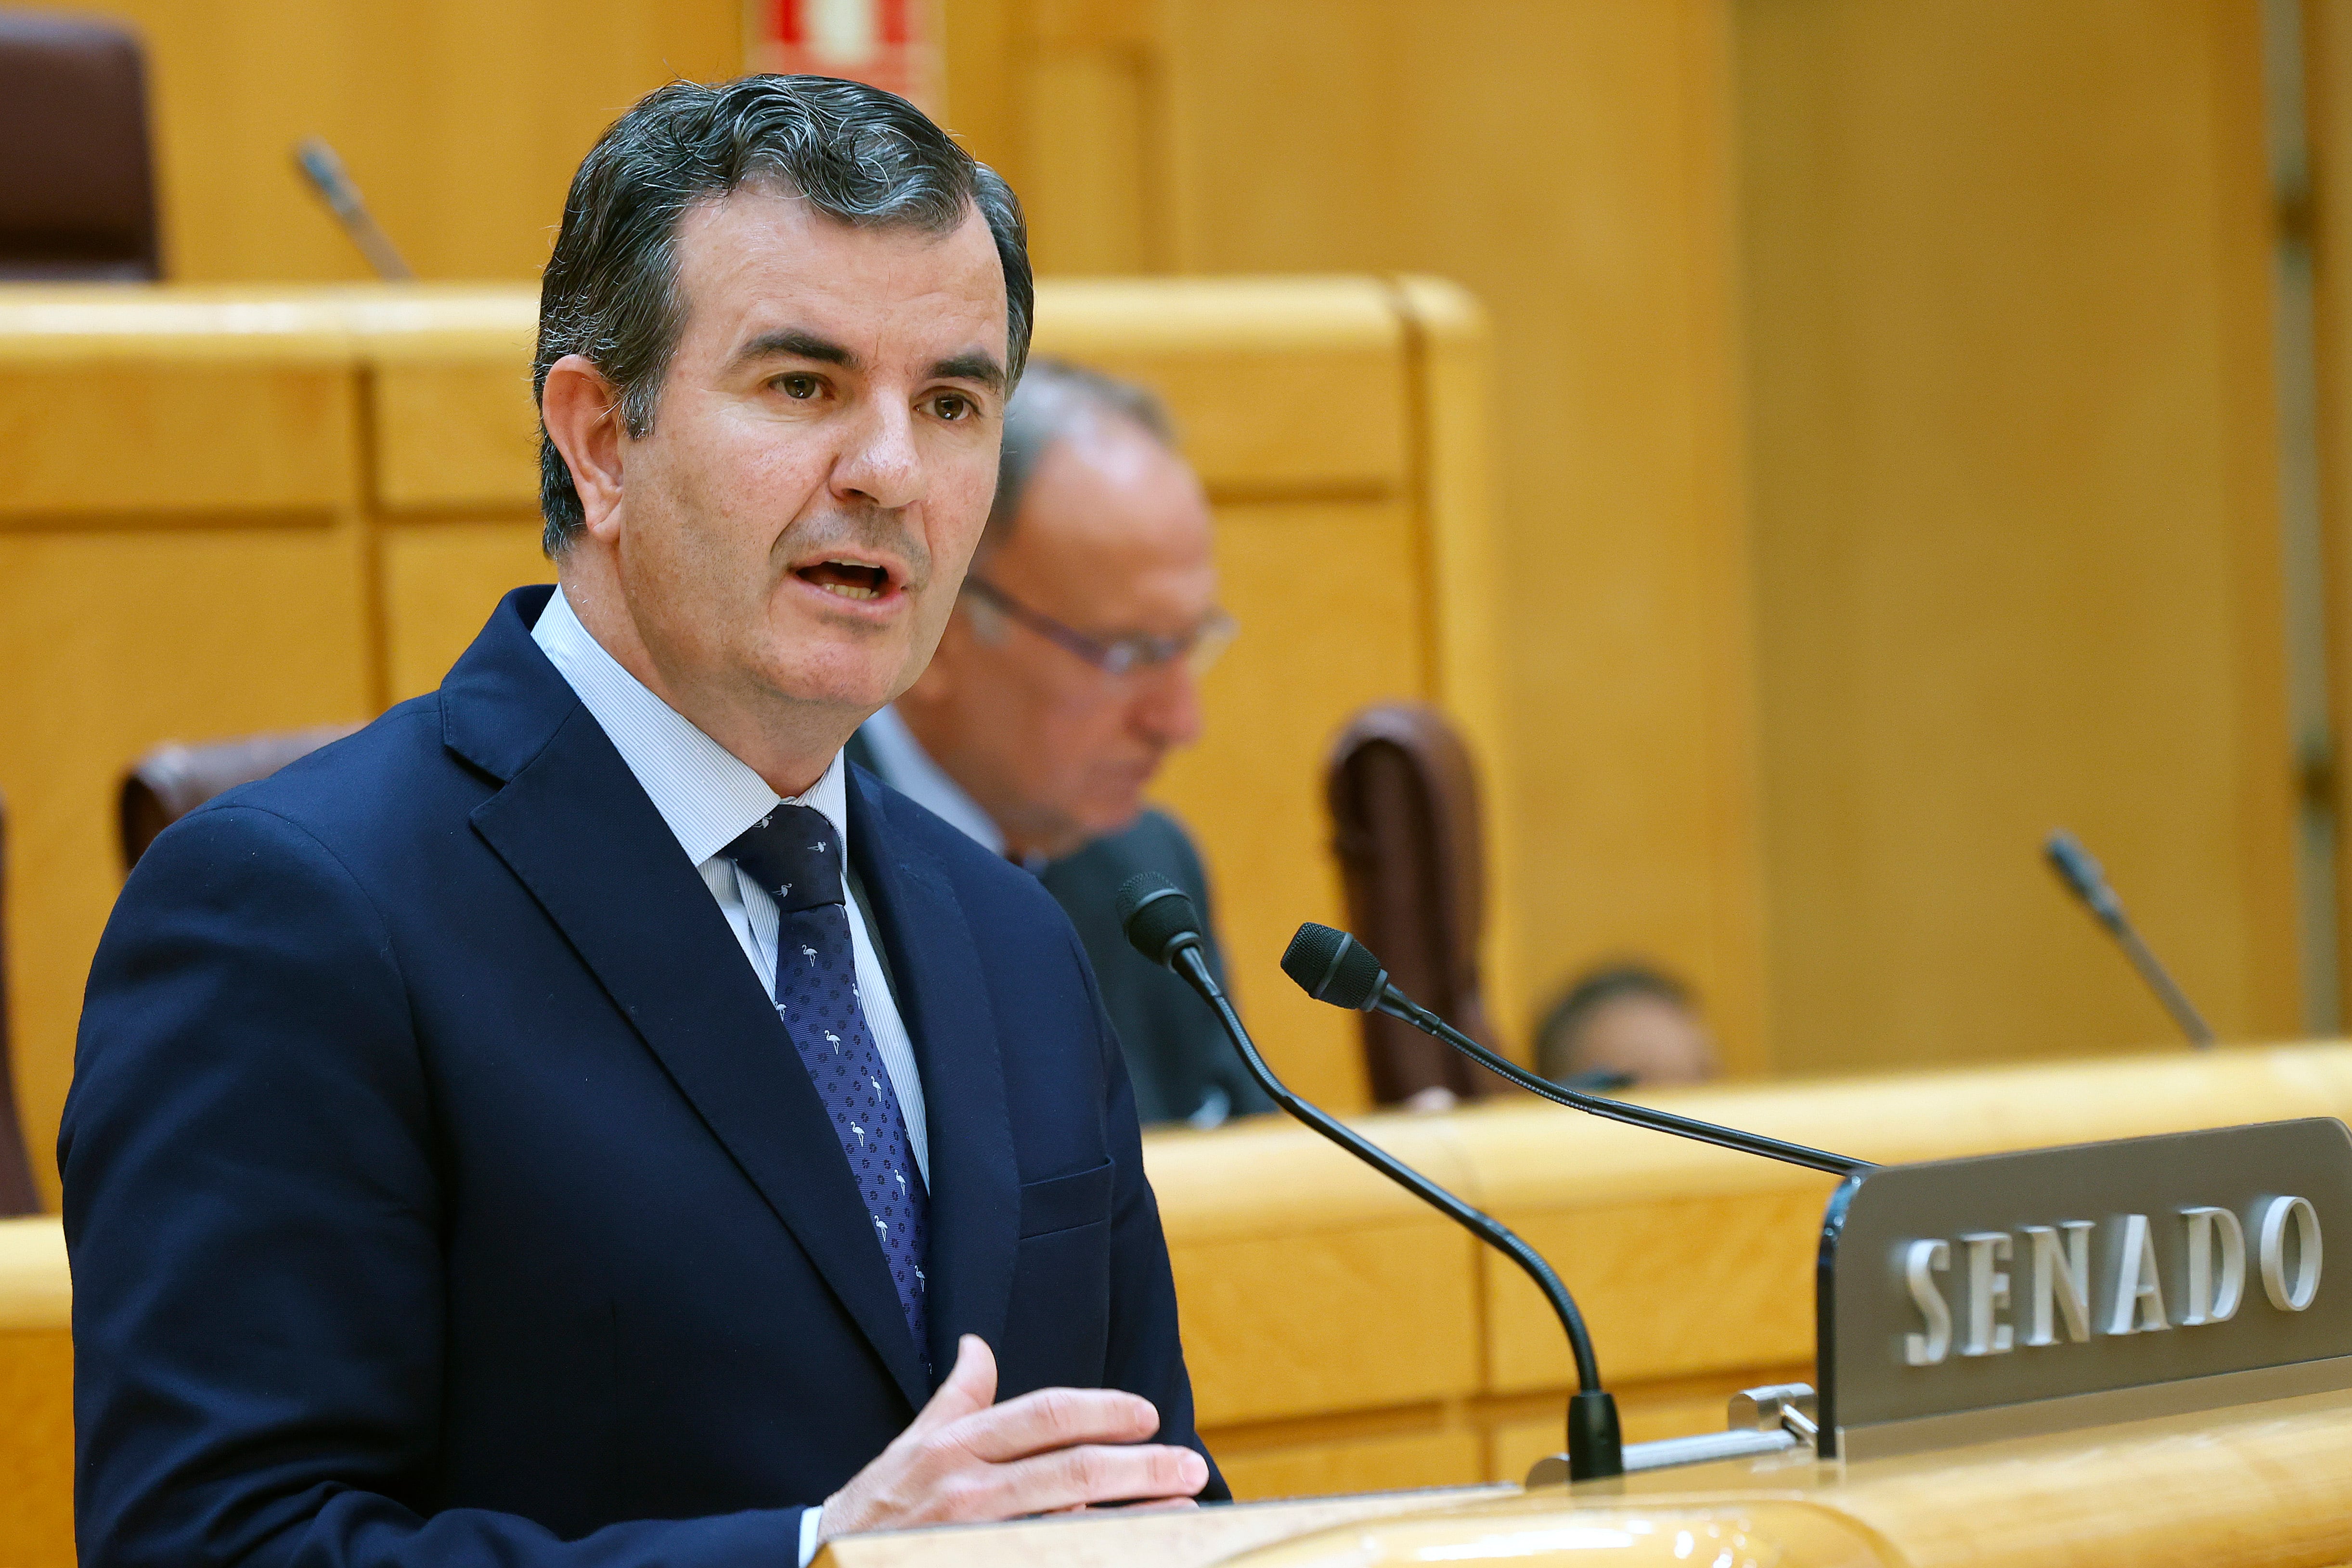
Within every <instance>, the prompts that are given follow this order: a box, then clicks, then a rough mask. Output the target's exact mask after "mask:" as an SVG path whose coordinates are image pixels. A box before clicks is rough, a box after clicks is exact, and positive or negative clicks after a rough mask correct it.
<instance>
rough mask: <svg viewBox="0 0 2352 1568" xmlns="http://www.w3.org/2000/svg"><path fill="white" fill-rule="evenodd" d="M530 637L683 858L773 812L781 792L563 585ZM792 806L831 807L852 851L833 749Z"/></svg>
mask: <svg viewBox="0 0 2352 1568" xmlns="http://www.w3.org/2000/svg"><path fill="white" fill-rule="evenodd" d="M530 636H531V641H532V642H534V643H538V644H539V646H540V649H541V652H543V653H546V655H547V658H548V662H549V663H550V664H553V665H554V666H555V668H556V670H557V672H558V673H560V674H562V676H563V678H564V679H565V680H566V681H567V682H569V683H571V686H572V690H573V691H574V692H576V693H578V694H579V695H580V701H581V702H582V704H583V705H584V706H586V707H587V709H588V712H589V714H590V715H591V716H593V717H594V719H595V720H596V722H597V723H598V724H599V725H601V726H602V727H604V733H605V735H606V736H607V737H610V738H611V740H612V742H613V748H614V750H615V751H618V752H619V753H620V754H621V760H622V761H624V762H625V763H627V764H628V765H629V771H630V772H631V773H633V774H635V775H636V779H637V782H638V784H640V785H641V786H643V787H644V789H645V791H646V795H647V796H649V797H651V798H652V800H653V803H654V810H656V811H659V812H660V813H661V817H662V821H665V822H667V823H668V824H669V831H671V832H672V833H673V834H675V835H676V836H677V842H678V847H679V848H680V849H683V850H684V851H685V852H686V858H687V859H688V860H690V861H692V862H694V863H695V864H696V865H700V864H702V862H705V861H707V860H709V858H710V857H711V856H713V855H715V854H717V853H719V851H721V850H723V849H725V848H726V847H727V846H728V845H729V844H731V843H733V842H734V841H736V840H737V839H738V838H740V837H741V836H742V834H743V832H744V831H745V830H746V829H748V828H750V827H751V825H752V824H753V823H754V822H757V821H759V820H760V819H761V817H764V816H766V815H767V814H768V813H769V812H770V811H772V810H775V809H776V806H777V804H778V802H780V801H783V800H785V798H784V797H782V796H780V795H778V794H777V793H776V792H775V791H774V790H773V789H770V788H768V782H767V780H766V779H762V778H761V777H760V775H759V774H758V773H756V772H754V771H753V770H752V768H751V765H750V764H748V763H746V762H744V761H743V760H742V758H739V757H737V756H736V755H735V754H734V753H733V752H731V751H730V750H728V749H727V748H726V747H723V746H721V745H719V743H718V742H717V741H715V740H713V739H711V738H710V737H709V736H708V735H705V734H704V733H703V732H702V731H701V730H699V729H698V728H696V727H695V726H694V722H693V720H691V719H689V718H688V717H687V716H685V715H684V714H681V713H679V712H678V711H677V709H676V708H674V707H672V706H669V705H668V704H667V703H666V702H664V701H662V700H661V698H659V697H657V696H656V695H654V694H653V693H652V692H650V691H648V690H646V686H645V685H644V683H643V682H641V681H639V680H638V679H637V678H636V676H635V675H633V674H629V672H628V671H627V670H625V669H624V668H622V666H621V662H620V661H619V660H618V659H615V658H614V657H613V655H612V654H610V653H606V652H605V651H604V645H603V644H602V643H598V642H597V641H596V639H595V638H594V637H593V636H592V635H590V633H589V631H588V628H587V627H585V626H583V625H582V624H581V623H580V618H579V616H577V615H575V614H574V613H572V606H571V604H570V603H568V602H567V601H565V600H564V597H563V591H562V589H560V588H559V589H557V590H556V591H555V596H554V597H553V598H552V599H550V600H549V601H547V608H546V609H545V610H544V611H541V612H540V617H539V623H538V624H537V625H535V626H533V627H532V628H531V629H530ZM788 803H789V804H792V805H796V806H811V807H814V808H815V809H816V810H819V811H821V812H823V813H824V819H825V821H829V822H831V823H832V824H833V831H835V832H836V833H838V834H840V835H841V846H842V852H843V853H844V855H846V854H847V853H848V850H849V789H848V783H847V779H846V778H845V773H844V770H843V765H842V759H841V754H840V753H839V752H835V754H834V758H833V760H832V761H831V762H830V763H828V764H827V765H826V766H825V770H824V774H823V775H822V776H821V777H819V778H818V779H817V781H816V783H815V784H814V786H813V787H812V788H811V789H809V791H808V793H806V794H804V795H801V796H798V797H795V798H793V799H792V800H790V801H789V802H788Z"/></svg>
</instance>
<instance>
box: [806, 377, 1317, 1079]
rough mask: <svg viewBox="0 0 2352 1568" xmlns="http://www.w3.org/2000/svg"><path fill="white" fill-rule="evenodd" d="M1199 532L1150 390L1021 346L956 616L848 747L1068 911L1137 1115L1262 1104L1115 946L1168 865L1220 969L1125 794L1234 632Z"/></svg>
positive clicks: (1182, 736) (1182, 471)
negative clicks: (1124, 921)
mask: <svg viewBox="0 0 2352 1568" xmlns="http://www.w3.org/2000/svg"><path fill="white" fill-rule="evenodd" d="M1211 547H1212V536H1211V524H1210V517H1209V502H1208V497H1206V495H1204V494H1203V493H1202V488H1201V482H1200V479H1199V478H1198V476H1195V475H1194V474H1193V472H1192V468H1191V466H1190V465H1187V464H1186V463H1185V461H1184V460H1183V458H1182V457H1181V456H1180V455H1178V454H1177V451H1176V444H1175V436H1174V432H1173V430H1172V428H1171V425H1170V423H1169V419H1168V415H1167V413H1166V411H1165V410H1164V409H1162V408H1161V406H1160V402H1159V401H1158V400H1157V399H1156V398H1154V397H1153V396H1152V395H1151V394H1150V392H1146V391H1144V390H1143V389H1142V388H1140V387H1137V386H1131V385H1129V384H1127V383H1126V382H1118V381H1115V380H1113V379H1111V378H1110V377H1108V376H1106V375H1102V374H1100V373H1099V372H1097V371H1090V370H1087V369H1084V368H1082V367H1080V366H1076V365H1072V364H1067V363H1063V362H1059V361H1052V360H1045V359H1040V360H1034V361H1031V362H1030V365H1029V369H1028V371H1027V373H1026V374H1025V375H1024V377H1023V379H1022V382H1021V385H1020V388H1019V390H1018V391H1017V392H1015V393H1014V394H1013V399H1012V402H1011V405H1010V406H1009V408H1008V409H1007V411H1006V414H1005V423H1004V450H1003V459H1002V462H1001V464H1000V466H999V468H998V470H997V485H996V497H995V502H994V505H993V507H992V509H991V511H990V513H989V517H988V525H987V528H985V530H984V531H983V532H982V536H981V543H980V548H979V550H978V553H977V554H976V555H975V556H974V558H973V560H972V567H971V575H970V576H968V577H967V578H966V579H965V580H964V584H963V593H962V597H961V600H960V601H959V603H958V606H957V609H958V613H957V614H956V615H955V617H954V618H953V619H952V620H951V621H950V622H949V624H948V628H947V631H946V633H945V634H944V635H943V636H942V637H941V638H940V646H939V652H938V653H936V654H934V655H933V656H932V659H931V663H930V666H929V669H927V670H925V671H924V673H923V674H922V675H921V676H920V678H919V679H918V680H917V681H916V683H915V685H913V686H912V687H911V688H910V689H909V690H908V692H907V693H906V694H905V695H902V696H901V697H899V699H898V702H897V703H896V704H895V705H894V706H891V707H887V708H885V709H883V710H882V711H881V712H880V713H877V714H876V715H875V716H874V717H873V718H871V719H870V720H868V721H867V722H866V725H865V727H863V728H862V729H860V730H859V732H858V734H857V737H856V739H855V740H853V741H852V742H851V747H850V758H851V760H852V761H855V762H857V763H860V764H862V765H863V766H865V767H866V768H869V769H870V770H872V771H873V772H875V773H877V774H878V775H880V776H881V778H882V779H884V781H885V782H887V783H888V784H889V785H891V786H892V787H893V788H895V789H898V790H899V791H900V792H901V793H903V794H906V795H908V796H911V797H912V798H913V799H914V800H917V801H918V802H919V803H920V804H922V805H924V806H927V807H929V809H930V810H932V811H934V812H936V813H937V814H938V815H940V816H941V817H943V818H945V819H946V820H947V821H950V823H952V824H954V825H955V826H956V827H958V828H960V829H961V830H962V831H964V832H965V833H967V834H969V835H970V836H971V838H972V839H974V840H975V841H978V842H980V843H981V844H982V845H985V846H986V847H987V848H988V849H990V850H991V851H992V852H996V853H998V854H1001V855H1003V856H1005V857H1006V858H1008V859H1010V860H1013V861H1014V862H1018V863H1020V864H1022V865H1024V866H1026V867H1028V868H1029V869H1030V870H1031V871H1032V872H1034V873H1036V875H1037V877H1038V878H1039V880H1040V881H1042V882H1043V883H1045V889H1046V891H1047V892H1049V893H1051V894H1053V895H1054V897H1055V899H1056V900H1057V901H1058V902H1059V903H1060V904H1061V905H1062V907H1063V909H1065V910H1066V911H1067V912H1068V914H1069V916H1070V920H1071V923H1072V924H1074V925H1076V927H1077V929H1078V935H1079V937H1080V939H1081V940H1082V941H1083V942H1084V943H1085V945H1086V949H1087V958H1088V959H1089V960H1090V961H1091V962H1092V963H1093V965H1094V968H1095V974H1096V977H1097V979H1098V981H1099V982H1100V984H1101V987H1102V992H1103V1004H1104V1007H1105V1008H1106V1009H1107V1010H1108V1012H1109V1014H1110V1018H1111V1023H1112V1025H1113V1027H1114V1028H1115V1029H1116V1030H1118V1039H1119V1043H1120V1045H1121V1047H1122V1048H1123V1049H1124V1051H1125V1052H1126V1056H1127V1068H1128V1074H1129V1077H1130V1078H1131V1079H1133V1081H1134V1083H1135V1101H1136V1108H1137V1111H1138V1112H1139V1114H1140V1115H1141V1117H1142V1119H1143V1121H1144V1122H1145V1123H1147V1124H1149V1123H1153V1122H1190V1123H1192V1124H1194V1125H1196V1126H1214V1125H1216V1124H1218V1123H1220V1122H1223V1121H1224V1120H1225V1119H1226V1118H1228V1117H1229V1116H1234V1115H1241V1114H1246V1113H1256V1112H1263V1111H1268V1110H1271V1109H1273V1103H1272V1102H1271V1101H1270V1100H1268V1099H1267V1098H1266V1096H1265V1092H1264V1091H1263V1090H1261V1089H1259V1088H1258V1086H1257V1084H1256V1083H1255V1082H1253V1081H1252V1080H1251V1078H1250V1076H1249V1074H1248V1072H1247V1071H1246V1070H1245V1069H1244V1067H1243V1066H1242V1063H1241V1061H1240V1059H1239V1058H1238V1057H1237V1056H1236V1055H1235V1054H1234V1049H1233V1047H1232V1045H1231V1044H1230V1043H1228V1042H1227V1040H1225V1038H1224V1034H1223V1030H1221V1029H1220V1028H1219V1027H1218V1024H1217V1020H1216V1018H1215V1016H1214V1015H1213V1014H1212V1013H1211V1012H1210V1011H1209V1009H1206V1008H1204V1007H1202V1005H1201V1003H1200V999H1199V998H1197V997H1195V996H1193V994H1192V990H1191V988H1189V987H1187V986H1186V985H1185V984H1184V982H1183V981H1181V980H1180V979H1178V978H1177V977H1175V976H1174V975H1172V974H1171V973H1169V972H1168V971H1166V970H1164V969H1161V968H1160V967H1156V966H1154V965H1152V964H1150V963H1148V962H1146V961H1145V960H1144V959H1143V958H1142V957H1141V956H1139V955H1138V954H1137V953H1136V952H1135V950H1134V949H1133V948H1131V947H1129V946H1128V944H1127V940H1126V938H1125V936H1123V935H1122V933H1121V932H1120V929H1119V924H1118V914H1117V912H1116V910H1115V908H1114V907H1113V900H1114V898H1115V896H1116V894H1117V893H1118V886H1119V884H1120V883H1123V882H1125V881H1126V880H1127V879H1128V878H1129V877H1130V876H1133V875H1134V874H1135V873H1137V872H1139V871H1153V872H1158V873H1160V874H1161V875H1163V876H1165V877H1167V878H1168V879H1169V880H1171V882H1173V883H1176V885H1177V886H1179V887H1181V888H1182V889H1183V890H1184V892H1185V894H1186V895H1187V896H1188V897H1190V898H1191V899H1192V902H1193V904H1195V905H1196V906H1197V907H1198V908H1199V909H1200V910H1201V912H1202V916H1203V923H1204V925H1207V926H1208V928H1209V929H1208V958H1209V963H1210V966H1211V967H1212V968H1213V969H1215V970H1216V971H1217V973H1218V974H1219V975H1220V976H1221V977H1222V976H1223V972H1224V961H1223V955H1222V953H1221V951H1220V950H1219V946H1218V943H1217V939H1216V932H1215V922H1214V919H1213V915H1212V912H1211V907H1210V903H1209V890H1208V878H1207V875H1206V873H1204V872H1203V871H1202V865H1201V857H1200V853H1199V852H1198V851H1197V850H1195V849H1194V847H1193V845H1192V839H1191V837H1190V835H1189V834H1187V833H1186V832H1185V831H1184V829H1183V827H1182V825H1181V824H1180V823H1179V822H1178V821H1176V820H1175V819H1174V818H1173V817H1171V816H1170V815H1169V814H1168V813H1167V812H1165V811H1162V810H1156V809H1153V808H1150V807H1147V806H1145V805H1144V803H1143V791H1144V789H1145V788H1146V787H1147V786H1149V785H1150V782H1151V779H1152V778H1153V776H1154V775H1156V774H1157V773H1158V772H1159V770H1160V764H1161V763H1162V762H1163V761H1164V760H1165V759H1166V758H1167V756H1168V754H1169V753H1170V752H1171V751H1173V750H1175V749H1177V748H1178V747H1184V746H1189V745H1191V744H1192V742H1193V741H1194V740H1195V739H1197V738H1198V737H1199V736H1200V733H1201V701H1200V692H1199V688H1198V685H1197V684H1196V680H1197V677H1198V675H1199V674H1200V673H1201V672H1202V670H1203V669H1205V668H1206V667H1207V665H1208V664H1209V662H1210V661H1211V660H1213V658H1215V656H1216V655H1217V654H1218V653H1221V652H1222V651H1223V649H1224V647H1225V645H1226V644H1227V643H1230V642H1231V641H1232V639H1233V635H1234V623H1233V622H1232V621H1231V619H1229V618H1228V617H1227V616H1226V615H1225V613H1224V612H1223V611H1221V610H1219V609H1218V608H1217V601H1216V593H1217V578H1216V568H1215V565H1214V563H1213V559H1212V556H1211Z"/></svg>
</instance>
